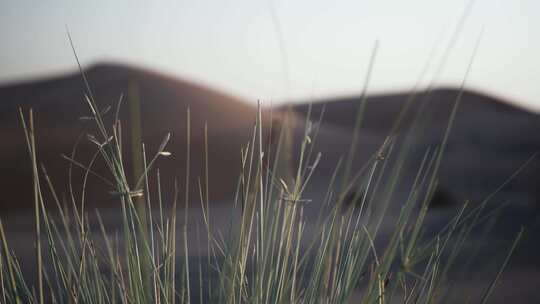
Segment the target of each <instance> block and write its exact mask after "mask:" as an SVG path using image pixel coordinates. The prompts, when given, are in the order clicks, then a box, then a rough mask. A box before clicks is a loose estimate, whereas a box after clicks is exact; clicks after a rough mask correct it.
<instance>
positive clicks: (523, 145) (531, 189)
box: [293, 89, 540, 206]
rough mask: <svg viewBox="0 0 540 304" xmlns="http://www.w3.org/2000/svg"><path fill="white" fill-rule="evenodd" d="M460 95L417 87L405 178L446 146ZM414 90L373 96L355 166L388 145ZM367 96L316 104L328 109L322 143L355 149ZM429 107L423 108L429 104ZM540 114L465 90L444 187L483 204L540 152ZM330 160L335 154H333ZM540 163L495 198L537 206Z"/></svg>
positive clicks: (407, 122)
mask: <svg viewBox="0 0 540 304" xmlns="http://www.w3.org/2000/svg"><path fill="white" fill-rule="evenodd" d="M458 94H459V91H458V90H455V89H439V90H434V91H433V92H432V93H431V94H428V93H427V92H417V93H416V95H415V96H416V97H415V99H414V100H413V102H412V103H411V107H410V108H409V110H408V112H406V113H407V114H406V115H405V116H404V119H403V122H402V124H401V125H400V127H399V128H398V134H401V135H403V134H404V133H406V131H407V130H409V129H410V127H411V124H412V122H413V121H414V119H415V116H416V114H417V113H419V111H420V108H421V107H423V110H422V112H421V114H420V115H418V123H419V128H418V129H417V130H416V131H415V132H414V134H415V135H414V140H413V142H412V146H411V147H410V149H411V151H412V153H411V155H410V158H409V160H408V162H407V164H408V168H407V170H406V171H407V172H406V175H408V176H409V177H411V176H412V175H414V173H415V172H416V169H415V168H417V166H418V165H419V162H420V161H421V159H422V157H423V155H424V153H425V152H426V151H427V150H428V149H430V148H431V149H433V148H434V147H435V146H437V145H440V144H441V142H442V139H443V137H444V133H445V131H446V128H447V125H448V122H449V117H450V113H451V112H452V108H453V106H454V103H455V100H456V98H457V96H458ZM409 97H410V93H400V94H389V95H375V96H369V97H368V98H367V103H366V110H365V115H364V119H363V121H362V126H361V131H360V138H359V149H358V152H357V154H358V157H357V160H356V162H355V167H356V168H358V167H360V166H361V165H362V164H363V163H365V161H366V160H367V157H368V156H370V155H372V154H373V153H374V152H375V151H376V149H377V148H378V147H379V146H380V145H381V144H382V142H383V141H384V138H385V137H386V136H388V135H389V132H390V130H391V128H392V126H393V124H394V122H395V121H396V118H397V117H398V113H400V111H401V109H402V108H403V105H404V104H405V102H406V101H407V100H408V98H409ZM360 99H361V98H360V97H349V98H340V99H330V100H320V101H315V102H313V105H312V116H313V117H318V116H319V114H320V112H321V110H322V109H323V107H324V108H325V113H324V124H325V127H324V128H325V129H327V130H330V129H334V130H335V131H334V132H333V133H335V135H332V134H331V133H332V132H330V133H329V132H322V133H321V135H322V136H320V138H319V143H318V147H320V149H322V150H325V149H326V150H328V149H331V150H332V151H327V153H326V154H330V155H332V154H335V150H341V152H344V151H346V150H347V149H348V142H350V140H349V141H347V140H345V141H344V140H340V139H339V138H343V137H349V139H350V137H351V135H352V130H353V128H354V122H355V119H356V113H357V109H358V106H359V104H360ZM423 104H424V105H423ZM293 110H294V111H295V112H296V113H297V114H299V115H300V116H302V115H304V116H305V115H306V114H307V111H308V104H307V103H301V104H298V105H295V106H294V107H293ZM539 131H540V115H538V114H535V113H531V112H528V111H526V110H523V109H520V108H517V107H514V106H511V105H510V103H508V102H506V101H504V100H501V99H499V98H496V97H492V96H489V95H486V94H481V93H478V92H475V91H465V92H464V94H463V97H462V99H461V103H460V104H459V107H458V109H457V112H456V116H455V120H454V124H453V127H452V130H451V133H450V136H449V139H448V145H447V149H446V152H445V155H444V158H443V160H442V164H441V171H440V175H439V178H440V185H441V188H443V189H445V190H446V191H448V192H449V193H450V194H452V195H453V196H454V197H455V198H456V201H464V200H466V199H470V200H473V201H479V200H481V199H483V198H484V197H486V196H487V195H489V194H490V193H491V192H492V191H494V190H495V189H496V188H497V187H498V186H499V185H501V184H502V183H503V182H504V181H505V180H506V179H507V178H508V177H510V176H511V175H512V174H513V173H514V172H515V171H516V170H517V169H518V168H519V167H520V165H522V164H523V163H525V162H526V161H527V159H529V158H530V157H531V156H533V155H534V154H535V153H536V152H537V151H540V138H538V136H537V134H538V132H539ZM330 158H335V156H334V157H330ZM539 180H540V160H539V159H534V160H533V161H532V162H531V163H530V164H529V165H528V166H527V168H525V169H524V170H523V172H522V173H521V174H520V175H519V176H517V177H516V179H515V180H514V181H513V182H512V183H511V184H510V185H508V186H507V187H505V188H504V189H503V191H502V193H501V194H499V195H498V196H497V197H496V198H497V200H501V201H502V200H507V199H510V200H514V201H516V203H522V204H528V205H531V206H537V203H538V201H539V200H540V192H539V190H538V181H539Z"/></svg>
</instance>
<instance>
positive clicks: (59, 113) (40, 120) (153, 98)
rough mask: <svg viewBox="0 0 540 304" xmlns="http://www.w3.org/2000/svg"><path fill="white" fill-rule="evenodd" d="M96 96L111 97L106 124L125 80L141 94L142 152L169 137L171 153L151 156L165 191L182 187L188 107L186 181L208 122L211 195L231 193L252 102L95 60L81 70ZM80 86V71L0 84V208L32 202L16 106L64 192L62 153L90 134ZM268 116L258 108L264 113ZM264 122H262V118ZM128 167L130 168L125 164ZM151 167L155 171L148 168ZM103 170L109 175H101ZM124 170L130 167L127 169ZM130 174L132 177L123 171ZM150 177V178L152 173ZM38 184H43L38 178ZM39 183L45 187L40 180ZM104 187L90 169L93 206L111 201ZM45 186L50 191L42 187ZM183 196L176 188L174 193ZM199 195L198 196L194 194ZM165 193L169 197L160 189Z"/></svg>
mask: <svg viewBox="0 0 540 304" xmlns="http://www.w3.org/2000/svg"><path fill="white" fill-rule="evenodd" d="M85 73H86V75H87V77H88V81H89V83H90V86H91V89H92V91H93V92H94V95H95V99H96V101H97V103H98V104H99V106H100V108H101V109H104V108H106V106H109V105H112V106H113V110H112V111H110V112H109V113H108V114H107V121H106V123H107V124H109V125H112V121H113V116H114V108H115V107H116V104H117V103H118V100H119V97H120V95H121V94H122V93H124V94H126V92H127V88H128V83H132V84H134V85H135V87H136V88H137V90H138V91H139V94H140V100H141V108H142V109H141V112H142V128H143V141H144V143H145V145H146V148H147V153H148V155H149V156H148V157H152V156H153V154H154V153H155V152H156V150H157V148H158V146H159V144H160V143H161V141H162V139H163V138H164V136H165V135H166V134H167V132H171V133H172V138H171V141H170V144H169V147H168V148H167V150H168V151H170V152H172V156H171V157H168V158H162V159H160V160H159V161H158V166H159V167H160V168H161V177H162V178H161V180H162V183H163V189H164V193H172V192H173V191H172V189H173V187H174V180H175V178H177V181H178V186H179V189H180V193H184V188H185V187H184V186H183V185H184V184H185V163H186V160H185V157H186V153H185V151H186V128H185V126H186V113H187V109H188V108H189V109H190V111H191V147H192V149H191V160H192V161H191V177H192V179H191V185H192V186H193V189H192V192H193V195H195V194H198V188H197V181H198V179H201V181H203V180H204V175H203V172H204V171H203V168H204V155H203V151H204V125H205V123H207V124H208V136H209V163H210V182H209V184H210V191H211V199H213V200H218V201H219V200H224V199H232V197H233V195H234V190H235V186H236V183H237V176H238V175H239V172H240V148H241V146H242V145H245V144H246V143H247V141H248V139H249V138H250V135H251V133H252V130H253V125H254V123H255V118H256V113H257V108H256V106H255V105H254V104H248V103H246V102H244V101H242V100H239V99H237V98H234V97H232V96H229V95H226V94H223V93H220V92H218V91H215V90H212V89H209V88H206V87H203V86H200V85H196V84H193V83H191V82H187V81H183V80H179V79H173V78H171V77H167V76H164V75H161V74H158V73H154V72H151V71H146V70H142V69H137V68H132V67H127V66H120V65H96V66H93V67H90V68H88V69H87V70H86V71H85ZM84 93H85V86H84V83H83V81H82V77H81V75H80V74H79V73H74V74H72V75H67V76H64V77H58V78H53V79H47V80H42V81H36V82H29V83H22V84H19V85H10V86H7V87H0V137H1V138H2V141H3V144H2V149H1V152H0V168H2V169H1V170H0V185H1V189H2V195H0V212H2V211H5V210H8V209H12V208H26V207H30V206H32V179H31V167H30V159H29V156H28V153H27V151H26V145H25V141H24V133H23V129H22V127H21V123H20V120H19V116H18V112H17V108H18V107H22V108H23V109H24V112H25V113H27V110H28V109H29V108H33V110H34V113H35V117H36V118H35V121H36V122H35V125H36V129H37V131H36V133H37V146H38V158H39V161H40V162H42V163H44V164H45V167H46V169H47V171H48V173H49V174H50V175H51V177H52V180H53V182H54V184H55V187H56V188H57V192H58V195H59V196H61V197H63V198H69V189H68V187H67V185H68V167H69V162H68V161H67V160H65V159H63V158H62V157H61V154H66V155H71V152H72V148H73V146H74V144H75V143H76V141H77V138H78V137H79V136H80V135H81V134H86V133H90V134H97V132H96V131H95V128H94V126H93V122H88V121H83V120H81V119H80V117H83V116H90V110H89V108H88V105H87V103H86V102H85V101H84ZM128 117H129V108H128V103H127V101H126V100H124V102H123V104H122V108H121V118H122V120H123V122H124V124H123V130H124V133H123V141H124V144H125V151H126V152H125V153H124V158H125V159H126V161H127V162H128V169H129V159H130V154H129V147H130V142H129V140H130V134H129V129H130V124H129V119H128ZM268 118H269V116H268V115H266V114H264V119H268ZM265 124H266V122H265ZM95 150H96V147H95V146H94V145H93V144H91V143H90V142H89V141H88V140H87V138H86V136H85V137H83V138H82V140H81V143H80V146H79V147H78V149H77V152H76V155H75V158H76V160H77V161H79V162H81V163H83V164H86V163H88V161H89V160H90V158H91V155H92V153H93V152H94V151H95ZM96 170H97V171H98V172H101V173H103V172H106V171H107V170H105V168H104V164H103V163H102V162H99V163H97V164H96ZM73 172H74V177H73V179H74V181H75V183H74V190H75V194H76V196H77V197H80V193H81V182H80V181H81V180H82V174H83V171H82V170H80V169H78V168H75V169H74V170H73ZM128 173H129V174H131V173H130V172H128ZM153 174H155V173H153ZM106 176H107V177H110V174H109V175H106ZM129 177H131V175H129ZM130 180H131V178H130ZM152 182H155V179H153V180H152ZM43 186H45V184H44V185H43ZM45 189H46V188H45ZM110 190H113V189H110V187H109V186H106V185H105V184H104V183H102V182H101V181H100V180H98V179H97V178H94V177H92V176H90V180H89V182H88V187H87V195H88V197H87V201H88V202H91V204H92V205H97V206H112V205H113V204H115V203H117V200H115V199H113V198H112V197H110V196H109V195H108V192H109V191H110ZM45 193H49V191H48V190H45ZM180 197H183V194H181V195H180ZM197 198H198V196H197ZM167 199H171V197H167ZM194 201H195V202H198V199H197V200H194Z"/></svg>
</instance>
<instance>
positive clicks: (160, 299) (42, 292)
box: [0, 73, 522, 303]
mask: <svg viewBox="0 0 540 304" xmlns="http://www.w3.org/2000/svg"><path fill="white" fill-rule="evenodd" d="M83 77H84V73H83ZM85 81H86V80H85ZM86 101H87V103H88V106H89V109H90V112H91V114H92V120H93V121H94V122H95V124H96V127H97V130H98V134H96V135H89V136H88V139H89V140H90V141H92V142H94V143H95V146H96V153H95V156H94V157H93V158H92V161H91V162H90V163H89V164H87V165H83V164H80V163H78V162H76V160H74V159H73V157H67V158H68V159H70V161H71V162H72V163H74V164H76V165H77V166H79V167H83V168H84V169H85V172H86V173H85V177H84V183H86V178H87V176H88V175H90V174H94V175H98V176H99V174H98V173H96V172H94V171H93V169H92V166H93V163H94V161H95V159H96V158H98V157H101V158H102V159H103V160H104V161H105V163H106V165H107V167H108V169H109V171H110V172H111V174H112V176H113V178H114V180H113V181H112V182H110V183H111V184H112V185H113V186H114V187H115V190H114V191H112V193H111V195H114V196H116V197H117V199H118V201H119V208H121V221H122V228H121V229H120V230H119V231H116V234H115V236H114V237H111V236H110V233H108V232H107V230H106V227H105V225H104V224H103V221H102V220H101V217H100V216H99V214H98V228H99V230H100V232H101V233H100V234H96V233H92V232H91V231H92V227H91V224H90V221H89V220H88V215H87V213H86V210H85V207H84V205H85V204H84V186H83V196H82V198H81V200H80V204H76V203H75V202H76V200H75V198H73V203H74V204H73V206H72V208H68V209H66V208H64V207H63V206H62V204H61V202H60V201H59V199H58V198H57V195H56V194H55V193H56V192H55V189H54V187H53V183H52V181H51V180H50V179H49V177H48V175H47V173H46V170H45V168H44V167H42V169H41V172H40V170H39V166H38V161H37V155H36V147H35V132H34V124H33V114H32V112H30V115H29V117H28V118H26V117H25V116H24V115H23V113H22V111H21V113H20V115H21V121H22V124H23V127H24V130H25V134H26V140H27V144H28V151H29V154H30V158H31V161H32V167H33V173H34V174H33V176H34V180H33V183H34V193H35V225H36V257H37V264H36V276H37V277H36V279H35V282H36V284H37V285H36V286H29V284H27V282H28V278H26V277H25V276H24V274H23V273H22V271H21V267H20V264H19V262H18V260H17V258H16V255H15V253H14V252H12V251H11V250H10V247H9V244H8V242H7V238H6V236H5V233H4V228H3V226H2V224H1V222H0V239H1V241H2V245H1V246H2V250H1V253H0V299H1V301H2V302H3V303H45V302H47V303H190V302H194V301H195V299H196V298H197V299H198V301H200V302H201V303H203V302H207V303H348V302H349V301H351V299H357V300H359V301H360V302H361V303H393V302H405V303H435V302H439V301H441V300H444V298H443V295H444V294H445V292H447V287H448V286H450V285H451V284H449V283H451V282H450V280H451V277H450V276H448V274H449V271H450V270H452V269H454V268H455V267H457V265H456V264H455V261H456V258H457V257H458V255H459V254H460V252H461V250H462V248H463V244H464V242H465V240H466V239H467V238H468V236H469V235H470V233H471V231H472V229H473V228H474V227H476V226H478V225H481V224H482V223H483V222H484V221H485V219H486V218H487V216H486V215H484V209H485V206H486V204H487V202H488V200H489V198H488V199H486V201H484V202H482V203H481V204H480V205H477V206H475V207H470V206H469V205H468V204H467V203H465V204H464V205H463V207H462V208H460V209H459V210H458V212H457V213H456V215H455V217H454V218H453V219H452V220H451V221H450V222H449V223H448V224H447V225H446V226H445V227H444V228H443V229H441V230H440V231H439V232H438V233H436V234H435V235H434V236H432V237H424V236H423V232H424V231H423V230H424V229H423V228H424V220H425V217H426V214H427V210H428V204H429V201H430V200H431V198H432V196H433V195H434V193H435V191H436V189H437V172H438V167H439V164H440V161H441V156H442V153H443V151H444V143H445V141H446V138H447V135H446V136H445V138H444V140H443V144H442V146H441V147H439V149H435V150H430V151H426V153H425V155H424V158H423V160H422V163H421V164H420V166H419V168H418V171H417V174H416V177H415V179H414V181H413V183H412V185H411V187H410V189H409V193H408V195H407V196H404V197H402V198H401V200H402V204H401V206H400V211H399V214H398V217H397V219H396V222H395V224H394V228H393V231H392V232H391V234H390V235H389V237H388V238H385V239H381V238H380V233H381V232H380V231H381V225H382V223H383V221H384V220H387V217H386V215H387V210H388V208H389V205H390V203H391V201H392V200H393V196H394V195H395V192H396V185H397V184H398V182H400V180H401V178H402V171H403V165H404V162H405V159H406V157H405V156H406V155H407V153H408V150H407V146H406V145H405V146H400V147H398V146H397V145H396V142H397V141H396V138H395V135H394V134H393V135H392V136H390V137H388V138H387V140H386V141H385V142H384V144H383V145H382V146H381V147H380V149H379V150H378V151H377V153H375V154H374V155H373V156H372V157H371V158H370V159H369V161H368V162H367V163H366V164H365V165H364V167H363V169H362V170H360V171H359V172H356V173H355V172H351V171H350V170H351V163H352V159H353V154H352V153H354V150H355V149H354V146H355V145H356V142H355V140H354V142H355V144H354V145H353V149H351V151H350V152H349V155H348V156H347V157H346V159H347V161H346V164H345V168H342V167H341V162H340V163H339V164H338V165H337V166H336V168H335V170H334V174H333V175H332V176H331V177H329V180H328V188H327V190H326V194H325V195H324V196H323V197H319V198H310V197H305V191H306V188H307V187H308V185H309V184H310V179H311V177H312V174H313V173H314V172H315V170H317V166H318V164H319V163H320V162H321V161H324V160H323V157H322V155H321V154H318V153H317V151H315V150H314V145H313V143H314V141H315V140H316V138H317V134H318V131H319V127H320V125H321V124H320V123H318V124H313V123H312V120H311V114H309V113H308V115H307V119H306V124H305V128H304V136H303V138H302V139H301V147H300V152H299V155H298V166H297V168H296V170H295V171H294V172H291V171H289V170H288V168H289V166H288V165H283V164H282V163H281V162H283V161H284V159H287V157H283V154H284V153H290V152H291V151H290V150H291V142H290V141H291V134H290V133H289V132H291V131H290V129H288V128H287V121H288V118H285V119H284V122H285V123H284V124H283V126H282V128H281V132H280V134H279V137H278V138H273V139H272V138H266V137H265V136H264V134H265V132H263V128H264V126H263V124H262V121H263V120H262V110H261V108H260V106H259V108H258V115H257V117H256V123H255V124H254V128H253V130H252V132H253V135H252V137H251V140H250V142H248V143H246V145H245V146H244V147H243V148H242V150H241V160H242V161H241V168H240V176H239V180H238V188H237V192H236V195H235V207H234V208H237V209H238V210H240V218H239V220H238V221H232V222H233V227H232V229H231V230H230V233H229V234H228V235H226V236H222V234H217V233H215V229H213V227H212V220H211V218H212V217H211V214H210V210H211V207H210V202H209V186H208V145H209V143H208V141H207V136H205V159H206V170H205V172H206V173H205V178H204V181H203V182H200V181H199V183H198V184H197V185H196V186H197V187H198V190H199V193H200V197H199V198H198V199H193V198H190V197H189V195H188V194H189V191H188V189H189V188H190V184H189V180H190V176H189V164H190V158H189V151H190V116H189V111H188V112H187V116H186V124H187V134H186V138H187V142H186V149H187V151H188V153H187V159H186V164H187V167H188V169H187V170H186V175H187V176H186V185H185V187H186V196H185V200H184V204H185V206H184V215H185V218H184V220H183V224H182V226H181V227H178V226H179V225H178V222H177V220H178V219H177V201H178V188H175V196H174V199H173V201H172V202H170V203H165V202H163V201H162V198H161V193H162V189H161V185H160V178H159V171H158V170H154V169H155V168H154V163H155V160H156V159H158V158H159V157H166V156H167V155H168V154H169V153H168V152H167V151H166V146H167V143H168V141H169V136H166V137H165V138H164V139H163V141H162V144H161V145H160V146H159V147H158V149H157V152H156V154H155V155H154V156H153V157H152V158H150V159H147V155H146V150H145V148H144V146H142V147H141V149H142V154H143V162H144V166H143V168H144V170H143V173H142V174H141V176H140V177H139V178H138V179H137V181H136V182H135V184H132V185H130V184H129V182H128V179H127V177H126V173H125V167H124V160H123V159H122V147H121V144H120V143H121V122H120V121H119V119H118V112H119V108H118V109H117V111H116V113H117V114H116V118H115V119H114V124H113V125H112V126H111V127H108V126H106V125H105V123H104V119H103V117H102V114H101V111H100V109H98V107H97V105H96V102H95V100H94V98H93V96H92V94H91V92H90V91H89V92H88V94H87V97H86ZM456 107H457V105H456ZM363 109H364V107H362V106H361V107H360V110H359V116H358V121H357V123H356V126H360V120H361V117H362V113H363ZM453 115H455V111H454V112H452V114H451V116H452V117H453ZM322 116H323V115H322V114H321V117H320V118H319V122H320V121H321V120H322V119H323V117H322ZM355 130H356V132H355V133H357V132H358V130H359V127H355ZM449 130H450V126H449V128H448V131H447V133H446V134H448V132H449ZM205 134H207V129H205ZM355 136H356V135H355ZM405 143H406V141H405ZM154 173H155V174H156V175H157V185H155V187H156V188H157V193H158V197H157V199H155V201H154V200H153V201H151V199H150V197H149V195H148V193H150V191H149V190H150V188H151V185H150V184H149V175H150V174H154ZM84 183H83V184H84ZM42 184H45V185H46V186H47V188H48V191H51V193H52V194H53V198H54V204H55V205H56V206H57V208H56V210H48V209H47V208H48V207H47V208H46V206H51V205H53V204H51V203H49V202H47V203H46V202H45V201H44V195H43V191H44V190H43V189H42V188H41V186H40V185H42ZM357 190H358V191H357ZM351 191H352V192H351ZM350 193H354V194H353V196H354V197H353V198H352V201H354V202H355V203H354V204H351V205H349V206H347V205H346V204H344V202H345V201H346V200H351V199H350V198H348V196H350ZM73 197H74V196H73ZM141 197H142V199H139V198H141ZM136 198H137V199H136ZM312 199H313V200H317V201H320V202H322V204H321V205H320V206H321V207H320V212H319V215H318V216H317V218H315V219H309V218H307V217H306V216H305V213H304V211H305V210H306V208H307V207H306V205H307V204H309V203H310V200H312ZM196 200H199V201H200V204H201V208H202V210H203V221H204V226H205V227H204V230H205V231H206V239H207V244H206V248H207V256H206V257H203V258H202V259H199V263H198V264H197V265H196V267H195V269H193V263H192V262H190V254H189V252H190V244H193V243H192V242H194V241H195V240H190V239H189V238H188V233H187V225H188V212H189V208H188V205H189V204H190V201H196ZM140 203H144V204H146V207H147V208H146V210H147V212H141V211H138V210H141V209H139V208H137V204H140ZM156 205H157V207H158V209H157V210H158V214H157V215H156V214H153V212H154V211H153V209H152V208H151V207H152V206H154V207H155V206H156ZM77 206H80V207H79V208H77ZM166 208H170V212H167V211H168V210H166ZM53 211H54V212H55V213H57V214H58V216H54V215H52V214H53ZM178 228H181V230H180V233H179V235H180V239H181V242H178V241H177V240H178V238H177V233H178ZM521 235H522V232H520V233H519V235H518V236H517V237H516V241H515V242H514V244H513V245H512V247H511V248H510V249H509V252H508V255H507V258H506V259H505V261H504V263H503V264H502V266H501V269H500V271H499V272H498V273H497V276H496V277H495V278H494V280H493V282H492V283H491V284H490V285H489V286H488V288H487V290H486V292H485V294H484V296H483V297H482V298H481V300H482V301H483V302H485V301H486V300H487V298H488V296H489V295H490V294H491V292H492V291H493V288H494V286H495V285H496V282H497V280H498V278H499V276H500V273H501V272H502V270H503V269H504V267H505V266H506V264H507V262H508V258H509V257H510V256H511V254H512V252H513V251H514V249H515V246H516V243H517V241H518V240H519V239H520V238H521ZM201 261H204V263H205V264H203V262H201ZM190 267H191V268H190ZM203 271H206V272H207V273H208V277H209V278H208V279H207V281H206V282H203ZM193 273H197V274H196V275H195V276H193V275H192V274H193Z"/></svg>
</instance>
